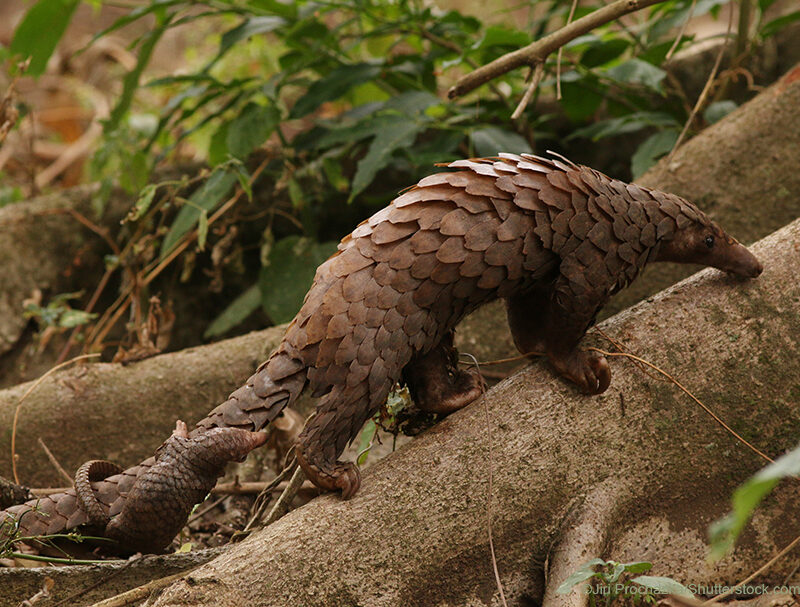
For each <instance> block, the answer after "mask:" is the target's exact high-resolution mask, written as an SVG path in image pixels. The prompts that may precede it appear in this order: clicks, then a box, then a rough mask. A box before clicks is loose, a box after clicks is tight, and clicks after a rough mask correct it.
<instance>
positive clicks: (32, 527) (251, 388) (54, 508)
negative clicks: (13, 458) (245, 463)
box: [0, 347, 307, 541]
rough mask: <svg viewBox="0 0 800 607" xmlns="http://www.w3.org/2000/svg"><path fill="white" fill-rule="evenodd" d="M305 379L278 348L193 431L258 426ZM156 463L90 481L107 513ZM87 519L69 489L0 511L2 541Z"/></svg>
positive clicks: (119, 505) (283, 404) (295, 363)
mask: <svg viewBox="0 0 800 607" xmlns="http://www.w3.org/2000/svg"><path fill="white" fill-rule="evenodd" d="M306 382H307V379H306V369H305V366H304V365H303V364H302V363H301V362H300V361H298V360H297V359H295V358H293V357H291V356H290V355H289V354H287V353H286V351H285V350H284V349H283V347H279V348H278V350H277V351H276V352H275V353H274V354H273V355H272V356H271V357H270V358H269V359H268V360H267V361H266V362H264V363H263V364H262V365H261V366H260V367H259V368H258V370H257V371H256V372H255V373H254V374H253V375H252V376H251V377H250V378H249V379H248V380H247V382H246V383H245V384H244V385H243V386H242V387H240V388H238V389H236V390H235V391H234V392H233V393H232V394H231V395H230V396H229V397H228V400H226V401H225V402H224V403H222V404H221V405H219V406H218V407H216V408H215V409H214V410H213V411H211V413H209V414H208V416H206V418H205V419H203V420H202V421H200V422H199V423H198V424H197V426H196V427H195V429H194V430H193V431H192V433H191V436H194V435H197V434H199V433H203V432H206V431H207V430H209V429H211V428H215V427H221V428H225V427H235V428H243V429H246V430H253V431H255V430H260V429H262V428H263V427H264V426H266V425H267V424H268V423H269V422H271V421H272V420H274V419H275V418H276V417H277V416H278V415H280V413H281V411H283V409H284V408H285V407H286V406H288V405H290V404H291V403H292V402H294V400H295V399H296V398H297V397H298V396H299V394H300V393H301V392H302V391H303V388H304V387H305V385H306ZM155 463H156V462H155V458H153V457H150V458H148V459H146V460H145V461H143V462H142V463H141V464H139V465H138V466H133V467H131V468H128V469H127V470H125V471H123V472H121V473H119V474H115V475H113V476H109V477H108V478H106V479H103V480H99V481H95V482H92V484H91V486H92V489H93V490H94V494H95V496H96V497H97V501H98V502H99V504H100V506H101V508H102V509H103V510H105V511H106V512H107V514H108V516H115V515H116V514H119V513H120V512H121V511H122V508H123V506H124V505H125V501H126V499H127V496H128V494H129V493H130V492H131V491H132V489H133V486H134V483H135V482H136V479H137V478H138V477H139V476H141V475H142V474H144V473H145V472H147V471H148V470H150V468H151V467H152V466H153V465H154V464H155ZM88 522H89V518H88V516H87V514H86V512H84V510H83V509H82V508H81V507H80V505H79V501H78V498H77V495H76V493H75V490H74V489H70V490H68V491H65V492H62V493H53V494H50V495H48V496H45V497H41V498H38V499H35V500H30V501H28V502H25V503H24V504H19V505H17V506H11V507H10V508H8V509H6V510H4V511H0V541H2V540H3V539H4V538H8V537H10V536H12V535H18V536H26V537H27V536H34V535H46V534H48V535H49V534H53V533H60V532H63V531H66V530H69V529H73V528H75V527H78V526H80V525H84V524H86V523H88Z"/></svg>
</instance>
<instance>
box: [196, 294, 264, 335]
mask: <svg viewBox="0 0 800 607" xmlns="http://www.w3.org/2000/svg"><path fill="white" fill-rule="evenodd" d="M260 305H261V289H260V288H259V286H258V284H254V285H253V286H252V287H250V288H249V289H247V290H246V291H245V292H244V293H242V294H241V295H239V297H237V298H236V299H234V300H233V301H232V302H231V303H229V304H228V307H227V308H225V309H224V310H223V311H222V312H221V313H220V315H219V316H217V317H216V318H215V319H214V321H213V322H212V323H211V324H210V325H209V326H208V328H207V329H206V331H205V333H203V338H204V339H210V338H212V337H217V336H218V335H222V334H224V333H227V332H228V331H230V330H231V329H233V328H234V327H235V326H236V325H238V324H239V323H241V322H242V321H244V319H245V318H247V317H248V316H250V314H252V313H253V312H255V311H256V310H257V309H258V307H259V306H260Z"/></svg>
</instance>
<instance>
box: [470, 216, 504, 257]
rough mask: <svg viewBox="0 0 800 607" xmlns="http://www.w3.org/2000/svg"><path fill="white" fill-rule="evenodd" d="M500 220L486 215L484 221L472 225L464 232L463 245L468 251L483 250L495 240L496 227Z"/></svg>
mask: <svg viewBox="0 0 800 607" xmlns="http://www.w3.org/2000/svg"><path fill="white" fill-rule="evenodd" d="M499 226H500V220H499V219H498V218H497V217H488V218H487V219H485V220H484V221H481V222H480V223H477V224H475V225H473V226H472V227H471V228H470V229H469V230H468V231H467V233H466V234H464V246H465V247H466V248H468V249H469V250H470V251H485V250H486V249H487V248H489V245H491V244H492V243H493V242H495V241H496V240H497V228H498V227H499Z"/></svg>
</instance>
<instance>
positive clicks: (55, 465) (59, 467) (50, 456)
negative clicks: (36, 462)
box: [36, 436, 72, 483]
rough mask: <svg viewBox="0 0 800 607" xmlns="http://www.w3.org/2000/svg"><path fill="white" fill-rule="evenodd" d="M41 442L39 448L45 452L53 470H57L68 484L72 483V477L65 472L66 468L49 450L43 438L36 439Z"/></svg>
mask: <svg viewBox="0 0 800 607" xmlns="http://www.w3.org/2000/svg"><path fill="white" fill-rule="evenodd" d="M36 440H37V441H38V442H39V446H40V447H41V448H42V449H43V450H44V454H45V455H46V456H47V459H49V460H50V463H51V464H53V468H55V469H56V470H57V471H58V473H59V474H60V475H61V476H63V477H64V478H65V479H66V481H67V482H68V483H72V477H71V476H70V475H69V474H68V473H67V471H66V470H64V466H62V465H61V463H60V462H59V461H58V460H57V459H56V456H55V455H53V452H52V451H50V449H48V447H47V445H46V444H45V442H44V441H43V440H42V437H41V436H40V437H38V438H37V439H36Z"/></svg>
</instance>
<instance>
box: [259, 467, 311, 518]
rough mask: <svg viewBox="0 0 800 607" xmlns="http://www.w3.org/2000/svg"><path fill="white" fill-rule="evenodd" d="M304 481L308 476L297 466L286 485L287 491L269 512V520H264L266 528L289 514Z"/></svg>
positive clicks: (284, 491)
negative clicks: (290, 506)
mask: <svg viewBox="0 0 800 607" xmlns="http://www.w3.org/2000/svg"><path fill="white" fill-rule="evenodd" d="M304 480H306V474H305V472H303V469H302V468H301V467H300V466H297V470H295V471H294V474H293V475H292V478H291V480H290V481H289V484H288V485H286V489H284V490H283V493H281V495H280V497H279V498H278V501H276V502H275V505H274V506H273V507H272V510H270V511H269V514H268V515H267V518H265V519H264V526H265V527H266V526H267V525H270V524H272V523H274V522H275V521H277V520H278V519H279V518H281V517H282V516H283V515H284V514H286V513H287V512H289V505H290V504H291V503H292V500H293V499H294V496H295V495H297V492H298V491H299V490H300V487H301V485H302V484H303V481H304Z"/></svg>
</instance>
